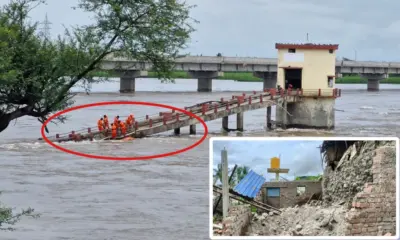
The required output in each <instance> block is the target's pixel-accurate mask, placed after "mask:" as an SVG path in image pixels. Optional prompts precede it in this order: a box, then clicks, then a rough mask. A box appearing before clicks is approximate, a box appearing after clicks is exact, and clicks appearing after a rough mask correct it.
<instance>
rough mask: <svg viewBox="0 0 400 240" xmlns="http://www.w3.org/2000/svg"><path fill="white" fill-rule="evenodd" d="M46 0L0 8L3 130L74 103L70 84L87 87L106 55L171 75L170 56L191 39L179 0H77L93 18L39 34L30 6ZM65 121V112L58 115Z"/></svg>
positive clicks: (42, 118)
mask: <svg viewBox="0 0 400 240" xmlns="http://www.w3.org/2000/svg"><path fill="white" fill-rule="evenodd" d="M44 2H45V1H44V0H14V1H11V2H10V3H8V4H7V5H5V6H3V8H2V9H1V10H0V52H1V53H2V54H1V57H0V131H2V130H4V129H5V128H6V127H7V126H8V124H9V122H10V121H12V120H14V119H17V118H19V117H22V116H32V117H36V118H38V120H39V121H41V122H43V121H45V120H46V119H47V116H48V115H49V114H50V113H51V112H54V111H59V110H62V109H65V108H67V107H69V106H71V105H72V104H73V100H72V98H73V97H74V94H72V93H71V88H72V87H74V86H81V87H83V88H85V89H86V91H87V92H89V90H90V86H91V85H92V84H93V83H97V82H101V81H107V76H106V75H105V76H101V77H100V78H94V76H95V75H96V73H97V72H98V71H99V68H100V66H101V63H102V60H104V59H105V58H106V57H126V58H129V59H136V60H139V61H148V62H151V63H152V65H153V68H154V69H153V70H154V71H155V72H156V74H157V76H158V77H159V78H161V79H162V80H163V81H171V80H172V77H171V70H172V67H173V60H174V59H175V58H176V57H177V56H178V52H179V50H181V49H182V48H184V47H185V46H186V43H187V41H188V40H189V37H190V33H192V32H193V31H194V29H193V28H192V26H191V23H192V22H195V20H193V19H191V18H190V17H189V11H190V9H191V8H192V7H194V6H190V5H187V4H186V3H180V2H178V1H175V0H138V1H126V0H122V1H121V0H107V1H104V0H80V1H79V4H78V6H77V7H76V8H80V9H82V10H84V11H86V12H88V14H91V15H93V16H94V20H95V21H94V23H92V24H90V25H86V26H76V27H73V28H71V29H66V30H65V33H64V35H62V36H58V38H57V39H54V40H51V39H47V38H43V37H42V36H41V35H40V34H39V33H37V23H36V22H34V23H31V22H29V21H28V19H29V16H28V15H29V11H30V10H31V9H32V8H34V7H35V6H37V5H38V4H43V3H44ZM58 120H59V121H61V122H63V121H64V120H65V118H59V119H58Z"/></svg>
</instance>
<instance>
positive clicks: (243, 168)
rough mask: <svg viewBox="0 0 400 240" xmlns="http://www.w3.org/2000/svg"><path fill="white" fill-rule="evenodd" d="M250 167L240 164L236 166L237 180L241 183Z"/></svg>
mask: <svg viewBox="0 0 400 240" xmlns="http://www.w3.org/2000/svg"><path fill="white" fill-rule="evenodd" d="M249 172H250V168H249V167H248V166H239V167H237V168H236V181H237V183H239V182H240V181H241V180H242V179H243V178H244V177H245V176H246V175H247V174H248V173H249Z"/></svg>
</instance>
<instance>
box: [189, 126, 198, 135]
mask: <svg viewBox="0 0 400 240" xmlns="http://www.w3.org/2000/svg"><path fill="white" fill-rule="evenodd" d="M189 134H190V135H196V124H192V125H190V126H189Z"/></svg>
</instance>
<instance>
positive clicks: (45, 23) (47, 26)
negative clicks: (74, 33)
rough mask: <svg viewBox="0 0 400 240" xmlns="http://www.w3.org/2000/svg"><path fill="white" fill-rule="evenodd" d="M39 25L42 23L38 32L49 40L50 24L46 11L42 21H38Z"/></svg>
mask: <svg viewBox="0 0 400 240" xmlns="http://www.w3.org/2000/svg"><path fill="white" fill-rule="evenodd" d="M39 24H40V25H43V27H42V28H40V34H41V35H42V36H43V37H44V39H46V40H49V39H50V29H51V28H50V25H51V24H52V23H51V22H50V21H49V19H48V18H47V13H46V16H45V18H44V21H43V22H41V23H39Z"/></svg>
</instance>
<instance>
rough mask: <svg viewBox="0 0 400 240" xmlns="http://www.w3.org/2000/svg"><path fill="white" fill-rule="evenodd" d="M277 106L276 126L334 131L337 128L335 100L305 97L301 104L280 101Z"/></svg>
mask: <svg viewBox="0 0 400 240" xmlns="http://www.w3.org/2000/svg"><path fill="white" fill-rule="evenodd" d="M280 102H281V103H280V104H281V106H283V107H279V106H276V124H277V126H279V127H282V128H283V129H286V128H305V129H307V128H309V129H333V128H334V127H335V109H334V108H335V99H333V98H313V97H304V98H303V99H302V100H301V101H300V102H293V103H290V102H287V103H286V104H287V106H286V109H285V103H284V101H283V100H280Z"/></svg>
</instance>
